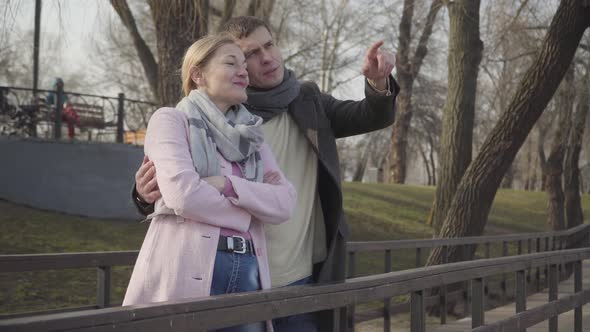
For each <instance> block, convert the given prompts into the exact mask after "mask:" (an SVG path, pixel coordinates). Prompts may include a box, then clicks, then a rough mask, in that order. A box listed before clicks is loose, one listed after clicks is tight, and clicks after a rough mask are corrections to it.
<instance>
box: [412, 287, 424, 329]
mask: <svg viewBox="0 0 590 332" xmlns="http://www.w3.org/2000/svg"><path fill="white" fill-rule="evenodd" d="M410 307H411V309H410V310H411V311H410V320H411V323H410V331H411V332H424V331H425V330H426V320H425V315H424V291H423V290H419V291H415V292H412V295H411V297H410Z"/></svg>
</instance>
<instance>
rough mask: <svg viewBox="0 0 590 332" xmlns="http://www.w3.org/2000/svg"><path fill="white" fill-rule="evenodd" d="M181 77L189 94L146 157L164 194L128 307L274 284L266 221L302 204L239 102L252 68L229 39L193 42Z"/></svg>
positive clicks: (154, 123) (152, 133)
mask: <svg viewBox="0 0 590 332" xmlns="http://www.w3.org/2000/svg"><path fill="white" fill-rule="evenodd" d="M181 76H182V82H183V91H184V95H185V97H184V98H183V99H182V100H181V101H180V103H178V105H177V106H176V108H161V109H159V110H158V111H157V112H156V113H154V115H153V116H152V118H151V119H150V122H149V125H148V129H147V133H146V138H145V154H146V156H148V157H149V159H150V160H152V161H153V162H154V164H155V166H156V168H157V170H158V173H157V174H156V179H157V181H158V185H159V188H160V191H161V193H162V198H161V199H159V200H158V201H157V202H156V204H155V210H154V213H153V214H151V215H150V216H148V219H151V220H152V223H151V225H150V227H149V230H148V232H147V234H146V237H145V240H144V243H143V245H142V247H141V250H140V253H139V256H138V259H137V262H136V264H135V268H134V270H133V274H132V276H131V280H130V282H129V287H128V289H127V294H126V295H125V300H124V301H123V305H132V304H139V303H149V302H157V301H169V300H174V299H180V298H194V297H199V296H207V295H218V294H224V293H234V292H243V291H252V290H258V289H261V288H262V289H267V288H270V276H269V272H268V262H267V254H266V243H265V240H264V231H263V228H262V225H263V223H269V224H278V223H281V222H284V221H287V220H288V219H289V218H290V216H291V211H292V210H293V208H294V206H295V201H296V193H295V190H294V189H293V186H292V185H291V184H290V183H289V182H288V181H287V180H286V179H285V177H284V175H283V174H282V172H281V171H280V170H279V168H278V166H277V165H276V162H275V160H274V158H273V156H272V154H271V152H270V150H269V148H268V146H267V145H266V144H264V143H263V136H262V131H261V124H262V119H261V118H260V117H258V116H255V115H252V114H251V113H249V112H248V111H247V110H246V109H245V108H244V106H242V105H241V104H240V103H242V102H244V101H246V98H247V97H246V86H247V85H248V73H247V72H246V63H245V58H244V54H243V53H242V51H241V50H240V48H239V47H238V46H237V45H236V44H235V43H234V42H233V40H232V39H231V37H228V36H225V35H218V36H208V37H205V38H202V39H200V40H199V41H197V42H195V43H194V44H193V45H192V46H191V47H190V48H189V49H188V51H187V52H186V54H185V57H184V61H183V65H182V72H181ZM267 328H268V329H269V330H271V327H270V324H269V323H268V322H267ZM226 330H227V331H264V324H263V323H256V324H249V325H243V326H239V327H235V328H232V329H224V331H226Z"/></svg>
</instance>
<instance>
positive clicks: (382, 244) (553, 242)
mask: <svg viewBox="0 0 590 332" xmlns="http://www.w3.org/2000/svg"><path fill="white" fill-rule="evenodd" d="M589 232H590V225H586V224H584V225H580V226H577V227H574V228H571V229H568V230H564V231H556V232H542V233H541V232H540V233H520V234H507V235H495V236H473V237H462V238H438V239H417V240H394V241H362V242H349V243H348V245H347V252H348V260H347V262H348V264H347V265H348V273H347V277H348V278H353V277H356V276H357V274H356V265H357V262H356V261H357V256H358V254H359V253H363V252H382V253H383V257H384V259H383V267H384V268H383V270H382V271H383V272H384V273H388V272H391V271H392V266H393V264H392V263H393V257H394V255H393V251H400V250H408V249H410V250H414V251H415V259H414V264H415V265H414V267H416V268H417V267H421V266H422V265H423V264H424V262H423V260H422V256H423V254H424V253H425V252H426V249H434V248H441V249H442V252H443V255H442V256H443V264H446V263H448V254H447V253H448V252H449V248H450V247H451V246H456V247H459V248H461V250H464V251H465V252H468V251H469V250H471V246H482V247H483V250H482V251H483V258H491V257H492V255H491V250H490V248H491V246H492V245H494V244H497V245H500V246H501V250H498V251H499V252H500V255H501V257H505V256H508V255H509V248H510V247H511V246H512V247H514V248H513V249H515V250H516V252H515V254H516V255H522V254H523V253H525V250H524V249H525V248H524V245H523V244H526V253H527V254H530V253H534V252H537V253H538V252H545V251H553V250H562V249H565V248H574V247H577V246H578V244H579V243H586V242H585V241H587V240H586V239H587V237H588V233H589ZM465 256H466V257H469V256H470V255H465ZM541 271H543V275H544V278H543V279H542V277H541ZM559 271H565V269H564V268H563V266H559ZM533 276H534V280H535V285H534V286H535V290H536V291H540V290H541V288H542V287H543V282H542V281H548V269H547V268H546V267H545V268H541V267H537V268H536V269H535V271H534V274H533V270H532V269H528V270H527V274H526V278H525V280H526V282H527V283H531V282H532V281H533ZM468 286H469V285H467V284H465V285H464V286H463V289H462V290H460V291H456V292H454V293H451V294H448V293H447V290H446V286H445V285H441V287H440V288H439V289H438V292H439V294H438V295H437V296H430V297H427V298H426V299H425V305H426V306H427V307H432V306H439V310H438V311H439V312H440V323H441V324H446V321H447V303H448V302H449V300H454V301H462V302H463V304H464V305H465V309H464V312H468V311H469V307H468V304H469V297H470V294H469V287H468ZM499 288H500V292H501V298H502V301H503V302H506V301H507V275H506V274H503V275H501V276H500V283H499ZM410 309H411V308H410V305H409V303H407V302H406V303H400V304H397V305H392V304H391V298H387V299H385V300H384V301H383V307H382V308H377V309H371V310H368V311H365V312H363V313H362V314H360V315H359V314H357V313H356V312H355V308H354V307H350V308H348V319H347V322H348V324H347V327H348V329H349V330H353V329H354V325H355V324H356V322H357V321H359V316H360V321H366V320H371V319H375V318H379V317H382V318H383V330H384V331H386V332H387V331H389V326H390V323H391V314H393V313H401V312H408V311H409V310H410Z"/></svg>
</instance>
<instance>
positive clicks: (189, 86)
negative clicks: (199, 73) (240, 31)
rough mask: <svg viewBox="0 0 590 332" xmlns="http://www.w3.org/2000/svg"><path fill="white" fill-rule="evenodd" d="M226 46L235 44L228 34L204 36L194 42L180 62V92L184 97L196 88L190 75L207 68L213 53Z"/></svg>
mask: <svg viewBox="0 0 590 332" xmlns="http://www.w3.org/2000/svg"><path fill="white" fill-rule="evenodd" d="M227 44H235V41H234V39H233V38H232V36H231V35H230V34H228V33H220V34H216V35H209V36H205V37H203V38H201V39H199V40H197V41H196V42H194V43H193V44H192V45H191V46H190V47H189V48H188V50H186V53H185V54H184V59H183V60H182V69H181V72H180V74H181V79H182V92H184V95H185V96H188V94H189V93H190V92H191V90H194V89H196V88H197V84H196V83H195V82H193V80H192V77H191V76H192V74H193V73H194V71H195V70H202V69H203V68H205V66H207V64H208V63H209V61H210V60H211V58H213V55H214V54H215V51H217V50H218V49H219V48H220V47H221V46H223V45H227Z"/></svg>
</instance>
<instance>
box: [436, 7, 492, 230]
mask: <svg viewBox="0 0 590 332" xmlns="http://www.w3.org/2000/svg"><path fill="white" fill-rule="evenodd" d="M479 5H480V1H479V0H476V1H474V0H461V1H455V2H453V3H451V4H449V5H448V7H449V17H450V35H449V57H448V77H449V83H448V86H449V88H448V94H447V99H446V102H445V105H444V108H443V127H442V135H441V143H440V153H439V166H438V183H437V186H436V193H435V199H434V203H433V206H432V211H433V212H432V213H431V214H430V216H431V218H432V220H431V221H430V224H431V225H432V226H433V228H434V235H435V236H438V233H439V231H440V227H441V226H442V222H443V221H444V218H445V215H446V213H447V210H448V209H449V206H450V204H451V199H452V198H453V194H454V193H455V190H456V189H457V185H458V184H459V181H461V177H462V176H463V173H464V172H465V170H466V169H467V166H468V165H469V163H470V162H471V150H472V138H473V119H474V114H475V96H476V92H477V74H478V70H479V63H480V62H481V55H482V51H483V43H482V42H481V40H480V39H479Z"/></svg>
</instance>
